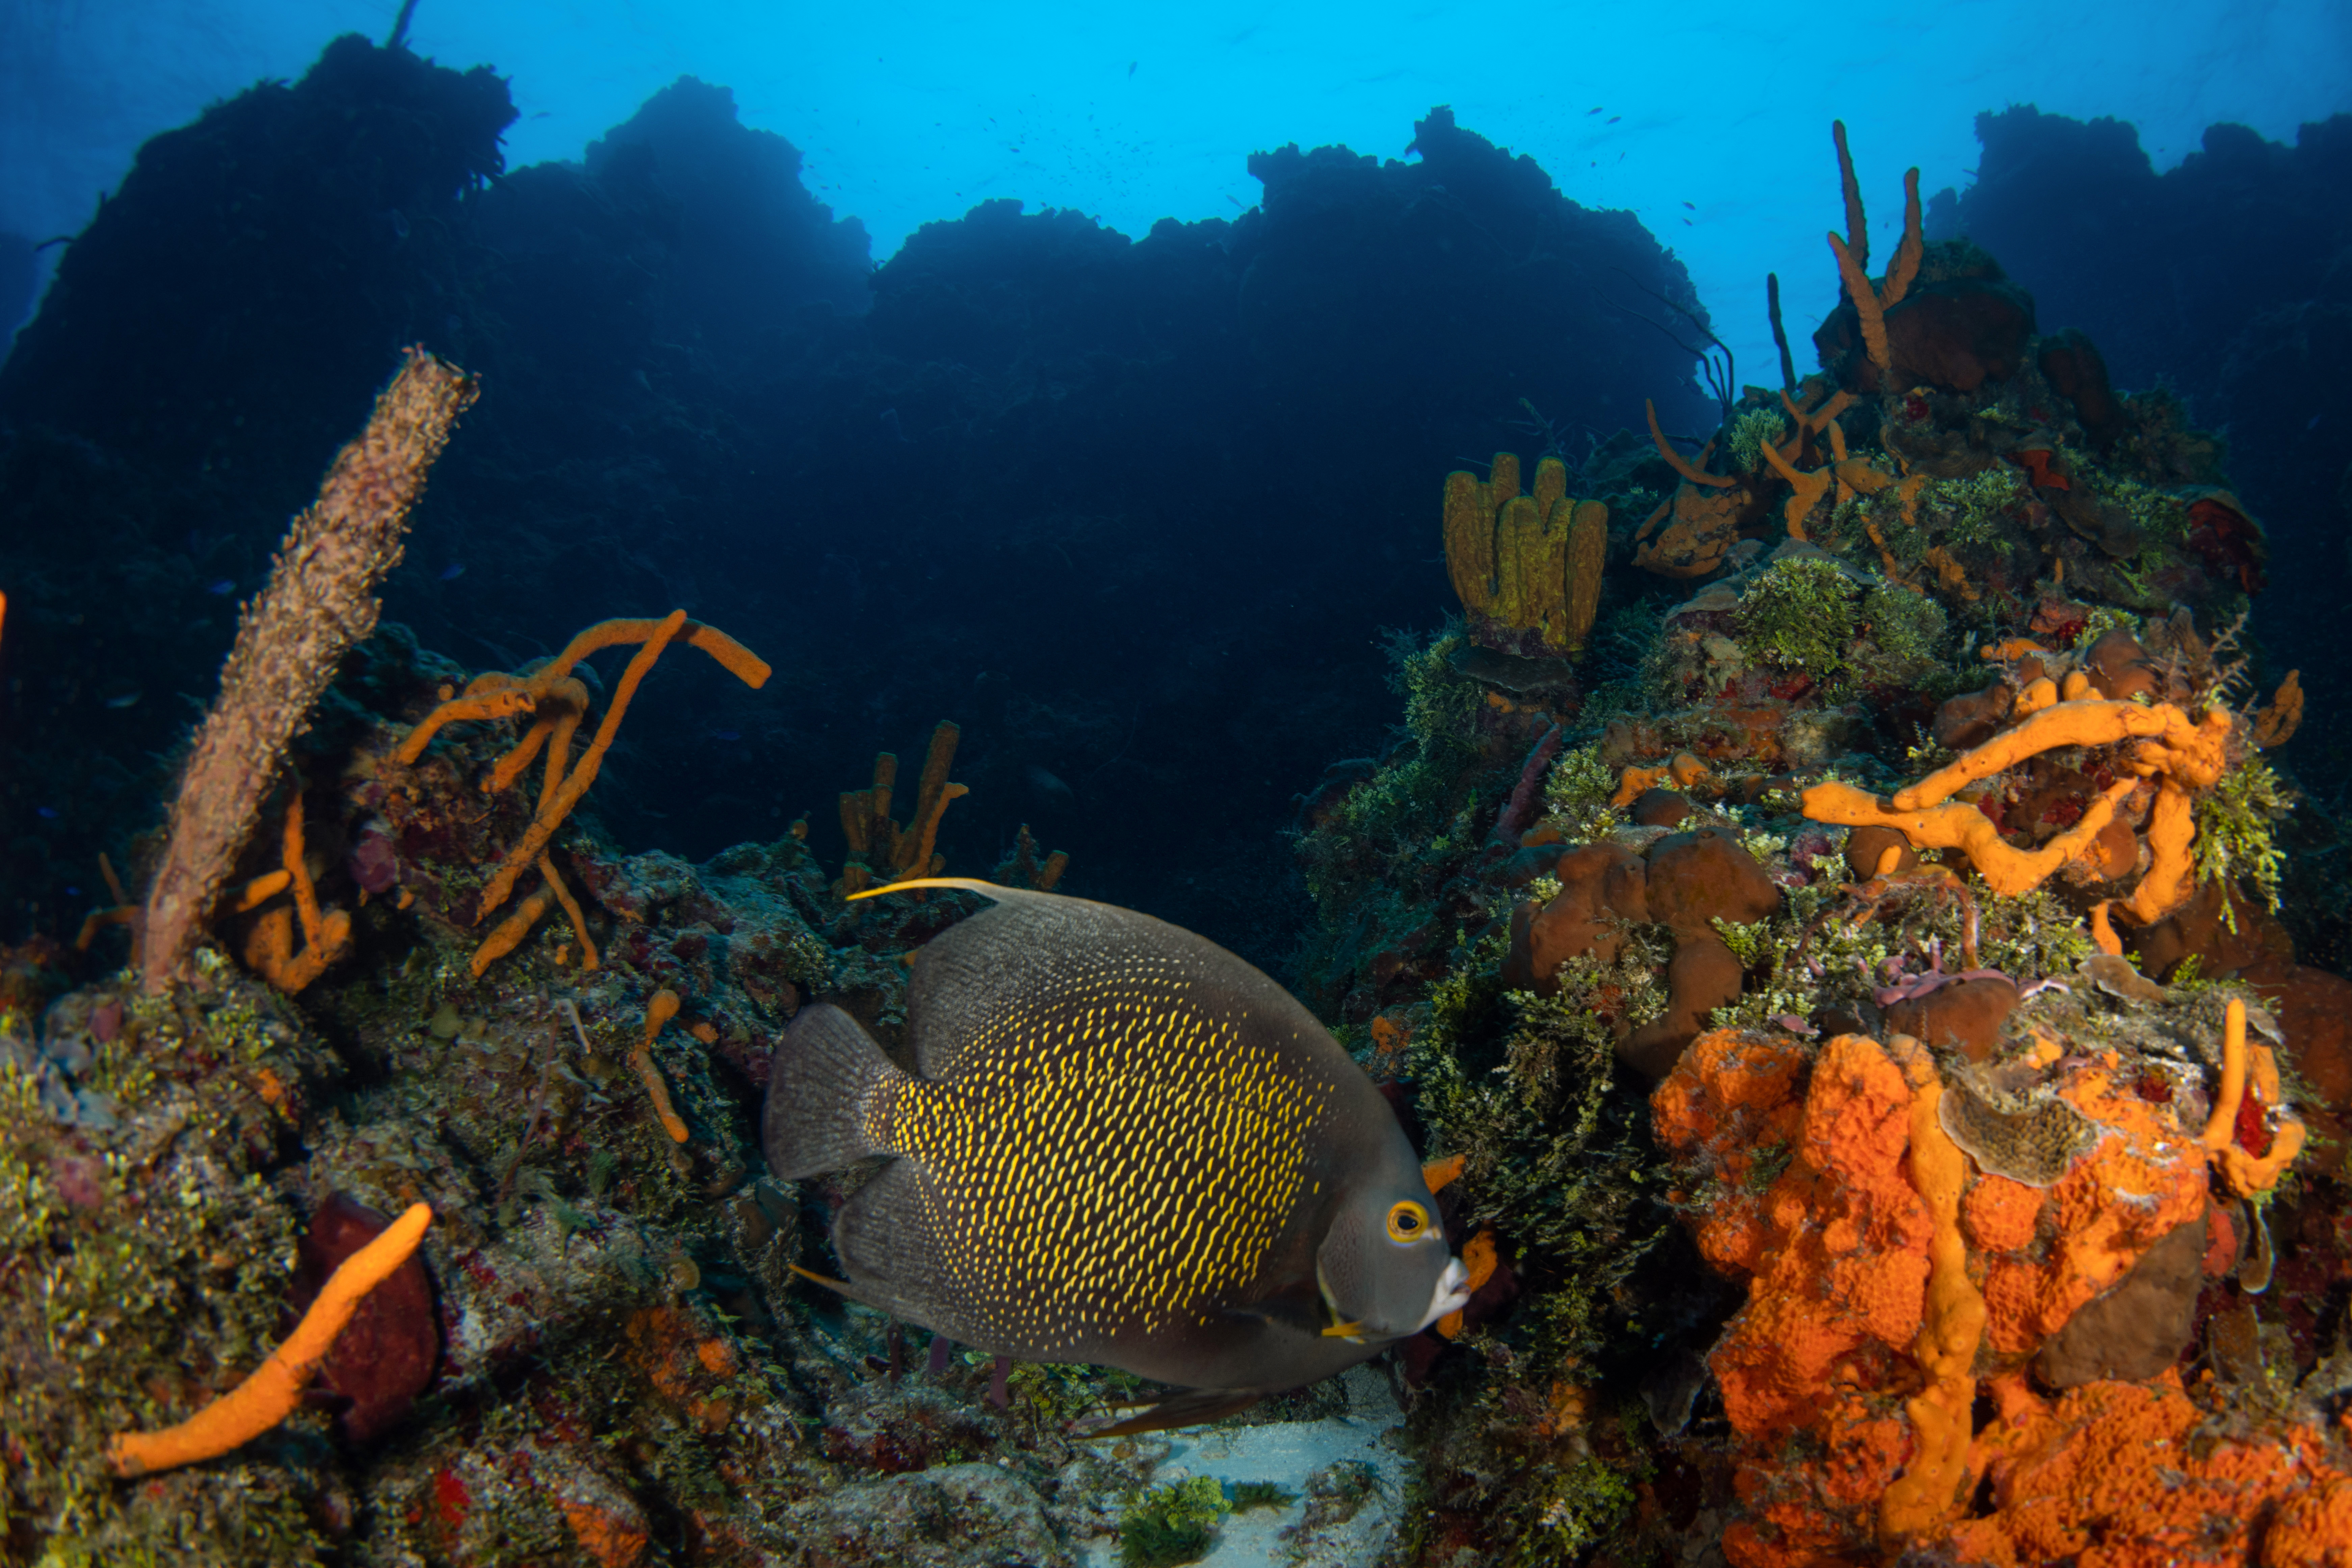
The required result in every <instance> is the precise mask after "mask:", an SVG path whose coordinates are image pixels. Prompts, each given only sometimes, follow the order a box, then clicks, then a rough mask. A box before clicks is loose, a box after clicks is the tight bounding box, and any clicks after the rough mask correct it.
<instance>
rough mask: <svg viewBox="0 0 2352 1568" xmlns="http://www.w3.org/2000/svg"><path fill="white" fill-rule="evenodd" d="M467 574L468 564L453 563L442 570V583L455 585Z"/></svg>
mask: <svg viewBox="0 0 2352 1568" xmlns="http://www.w3.org/2000/svg"><path fill="white" fill-rule="evenodd" d="M465 574H466V563H464V562H462V561H452V562H451V563H449V564H448V565H446V566H444V567H443V568H441V581H443V582H444V583H454V582H456V581H457V579H458V578H460V577H463V576H464V575H465Z"/></svg>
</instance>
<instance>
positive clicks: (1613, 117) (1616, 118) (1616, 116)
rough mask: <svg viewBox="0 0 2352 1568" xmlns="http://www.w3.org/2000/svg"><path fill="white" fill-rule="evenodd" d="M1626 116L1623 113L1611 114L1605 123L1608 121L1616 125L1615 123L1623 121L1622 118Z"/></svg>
mask: <svg viewBox="0 0 2352 1568" xmlns="http://www.w3.org/2000/svg"><path fill="white" fill-rule="evenodd" d="M1624 118H1625V117H1624V116H1623V115H1622V114H1612V115H1611V116H1610V117H1609V118H1608V120H1607V121H1604V123H1606V124H1610V125H1614V124H1616V123H1617V122H1618V121H1621V120H1622V119H1624Z"/></svg>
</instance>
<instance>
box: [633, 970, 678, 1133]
mask: <svg viewBox="0 0 2352 1568" xmlns="http://www.w3.org/2000/svg"><path fill="white" fill-rule="evenodd" d="M677 1005H678V1004H677V992H675V991H672V990H671V989H669V987H667V986H664V987H662V989H660V990H659V991H656V992H655V993H654V994H653V1000H651V1001H649V1002H647V1003H646V1037H645V1038H644V1039H642V1040H640V1041H639V1042H637V1048H636V1049H635V1050H633V1051H631V1052H630V1053H629V1065H630V1066H631V1067H633V1068H636V1069H637V1076H638V1077H639V1078H641V1079H644V1080H645V1084H646V1093H647V1094H649V1095H651V1096H652V1097H653V1101H654V1114H655V1115H656V1117H658V1118H660V1119H661V1124H662V1131H665V1132H667V1133H668V1134H669V1139H670V1142H673V1143H683V1142H686V1122H685V1121H684V1120H683V1119H682V1118H680V1117H679V1115H678V1113H677V1111H676V1110H672V1109H671V1108H670V1103H669V1085H667V1083H664V1082H663V1081H662V1075H661V1069H660V1068H657V1067H656V1066H654V1037H655V1036H656V1035H658V1034H660V1033H661V1032H662V1026H663V1025H664V1024H667V1023H668V1022H669V1021H670V1020H671V1019H672V1018H675V1017H677Z"/></svg>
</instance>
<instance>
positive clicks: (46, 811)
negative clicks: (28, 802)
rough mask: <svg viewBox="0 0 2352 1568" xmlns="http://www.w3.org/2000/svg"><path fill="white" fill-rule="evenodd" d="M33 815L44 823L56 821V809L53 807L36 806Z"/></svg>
mask: <svg viewBox="0 0 2352 1568" xmlns="http://www.w3.org/2000/svg"><path fill="white" fill-rule="evenodd" d="M33 815H34V816H37V817H39V818H40V819H41V820H42V821H44V822H55V821H56V820H57V819H58V808H57V807H56V806H54V805H37V806H35V807H34V808H33Z"/></svg>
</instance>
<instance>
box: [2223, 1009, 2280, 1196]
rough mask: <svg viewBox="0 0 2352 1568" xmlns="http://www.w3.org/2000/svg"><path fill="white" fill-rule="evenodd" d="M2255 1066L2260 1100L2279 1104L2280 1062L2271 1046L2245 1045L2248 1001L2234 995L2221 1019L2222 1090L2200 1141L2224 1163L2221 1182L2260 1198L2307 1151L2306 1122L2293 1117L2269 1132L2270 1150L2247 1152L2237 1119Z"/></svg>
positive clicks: (2231, 1188) (2235, 1189)
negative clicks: (2248, 1071) (2297, 1157)
mask: <svg viewBox="0 0 2352 1568" xmlns="http://www.w3.org/2000/svg"><path fill="white" fill-rule="evenodd" d="M2248 1068H2252V1070H2253V1073H2254V1077H2255V1080H2256V1082H2257V1084H2258V1085H2259V1086H2260V1089H2261V1090H2262V1097H2261V1099H2260V1100H2259V1101H2258V1103H2260V1104H2262V1105H2263V1106H2264V1107H2272V1106H2275V1105H2276V1104H2277V1103H2278V1096H2279V1076H2278V1062H2277V1060H2276V1058H2273V1056H2272V1055H2271V1051H2270V1047H2267V1046H2256V1047H2252V1050H2251V1051H2250V1050H2249V1049H2248V1048H2247V1045H2246V1005H2245V1004H2244V1003H2243V1002H2242V1001H2240V1000H2239V999H2238V998H2236V997H2234V996H2232V997H2231V998H2230V1006H2229V1010H2228V1011H2227V1012H2226V1013H2224V1014H2223V1015H2222V1023H2221V1092H2220V1093H2219V1094H2217V1095H2215V1096H2214V1097H2213V1114H2212V1115H2211V1116H2210V1117H2208V1118H2207V1119H2206V1122H2205V1134H2204V1137H2203V1138H2202V1139H2201V1140H2200V1142H2203V1144H2204V1146H2205V1148H2206V1149H2207V1150H2208V1151H2209V1152H2210V1153H2211V1154H2212V1156H2213V1160H2214V1163H2216V1164H2218V1165H2220V1166H2221V1177H2222V1184H2223V1185H2225V1186H2227V1187H2228V1188H2229V1189H2230V1190H2231V1192H2232V1193H2235V1194H2237V1195H2238V1196H2240V1197H2246V1198H2250V1197H2256V1196H2259V1195H2261V1194H2263V1193H2266V1192H2269V1191H2270V1190H2271V1188H2273V1187H2274V1186H2276V1185H2277V1184H2278V1179H2279V1177H2280V1176H2282V1175H2284V1174H2285V1173H2286V1168H2287V1167H2288V1166H2289V1165H2291V1164H2293V1163H2294V1159H2295V1156H2296V1155H2298V1154H2300V1153H2302V1152H2303V1141H2304V1137H2305V1131H2304V1126H2303V1123H2302V1122H2301V1121H2297V1120H2295V1119H2294V1118H2293V1117H2289V1118H2287V1119H2286V1120H2284V1121H2282V1122H2280V1124H2279V1126H2278V1129H2277V1130H2276V1131H2273V1133H2272V1134H2271V1146H2270V1149H2269V1150H2268V1152H2264V1153H2263V1154H2259V1155H2257V1154H2253V1153H2250V1152H2247V1151H2246V1150H2245V1149H2244V1148H2242V1146H2240V1144H2239V1142H2238V1117H2239V1113H2240V1111H2241V1110H2243V1109H2244V1106H2245V1097H2246V1073H2247V1070H2248Z"/></svg>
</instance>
